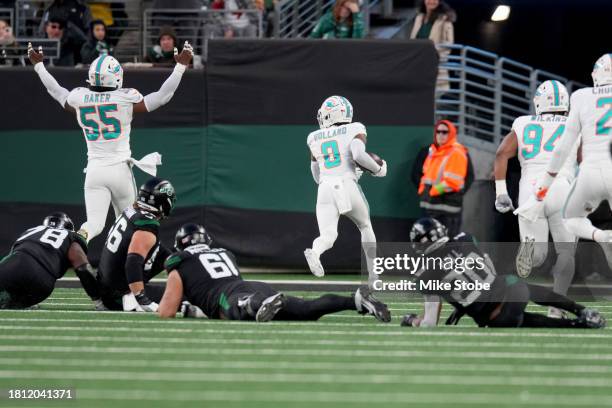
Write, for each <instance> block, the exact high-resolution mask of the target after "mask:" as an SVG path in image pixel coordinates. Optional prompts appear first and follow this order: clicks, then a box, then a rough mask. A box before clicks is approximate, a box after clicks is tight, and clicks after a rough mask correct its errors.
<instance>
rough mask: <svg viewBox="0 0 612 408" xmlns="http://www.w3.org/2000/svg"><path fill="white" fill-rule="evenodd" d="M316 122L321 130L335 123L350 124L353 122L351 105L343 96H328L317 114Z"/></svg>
mask: <svg viewBox="0 0 612 408" xmlns="http://www.w3.org/2000/svg"><path fill="white" fill-rule="evenodd" d="M317 120H318V121H319V126H320V127H321V129H324V128H328V127H330V126H332V125H335V124H336V123H351V122H352V121H353V105H351V103H350V102H349V101H348V99H346V98H345V97H343V96H330V97H329V98H327V99H326V100H325V101H324V102H323V105H321V108H320V109H319V112H318V113H317Z"/></svg>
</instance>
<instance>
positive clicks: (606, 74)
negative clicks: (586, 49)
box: [591, 54, 612, 86]
mask: <svg viewBox="0 0 612 408" xmlns="http://www.w3.org/2000/svg"><path fill="white" fill-rule="evenodd" d="M591 76H592V77H593V85H595V86H604V85H612V54H604V55H602V56H601V58H599V59H598V60H597V62H596V63H595V66H594V67H593V73H592V74H591Z"/></svg>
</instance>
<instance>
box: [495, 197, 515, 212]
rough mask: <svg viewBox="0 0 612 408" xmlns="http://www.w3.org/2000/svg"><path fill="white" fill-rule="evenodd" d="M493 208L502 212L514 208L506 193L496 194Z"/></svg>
mask: <svg viewBox="0 0 612 408" xmlns="http://www.w3.org/2000/svg"><path fill="white" fill-rule="evenodd" d="M495 209H496V210H497V211H499V212H500V213H502V214H505V213H507V212H508V211H510V210H514V206H513V205H512V200H511V199H510V196H508V194H500V195H499V196H497V198H495Z"/></svg>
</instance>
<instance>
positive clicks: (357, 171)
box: [355, 166, 363, 181]
mask: <svg viewBox="0 0 612 408" xmlns="http://www.w3.org/2000/svg"><path fill="white" fill-rule="evenodd" d="M355 176H356V177H357V181H359V179H360V178H361V176H363V170H361V167H359V166H355Z"/></svg>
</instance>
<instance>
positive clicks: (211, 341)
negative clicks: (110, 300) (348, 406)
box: [0, 334, 612, 351]
mask: <svg viewBox="0 0 612 408" xmlns="http://www.w3.org/2000/svg"><path fill="white" fill-rule="evenodd" d="M0 340H19V341H20V344H24V343H25V342H27V341H45V342H69V343H76V342H107V343H128V344H133V343H134V336H132V337H127V336H123V337H109V336H50V335H22V334H0ZM411 340H412V339H410V338H408V337H406V338H405V340H404V341H391V340H381V341H371V340H369V341H368V340H354V339H353V340H326V339H323V340H298V339H263V338H256V339H253V338H235V337H233V338H231V339H222V340H220V339H219V338H218V337H213V338H177V337H174V338H168V337H155V335H154V334H153V335H151V336H147V337H141V336H138V340H137V341H138V342H139V343H150V344H160V343H166V344H195V345H198V344H206V345H207V347H209V348H225V347H226V346H227V345H279V346H293V345H295V346H298V345H299V346H310V345H312V346H342V347H371V348H378V349H381V348H385V347H391V348H397V347H406V346H408V345H410V346H411V347H413V348H418V347H427V348H429V347H441V348H449V347H450V348H455V349H464V348H469V349H473V350H477V349H478V348H501V349H511V348H519V349H529V348H535V349H538V350H541V349H542V347H543V346H542V344H538V343H531V342H516V341H512V342H486V341H465V340H464V341H462V342H460V343H458V342H456V341H428V342H427V343H421V344H414V343H413V342H411ZM21 341H23V342H24V343H21ZM25 344H27V343H25ZM544 347H545V348H546V349H548V350H550V349H563V350H567V349H568V345H567V344H566V343H565V342H564V343H547V344H546V345H545V346H544ZM580 349H581V351H582V350H585V349H594V350H606V349H612V344H608V343H606V344H581V345H580ZM306 350H308V349H306Z"/></svg>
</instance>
